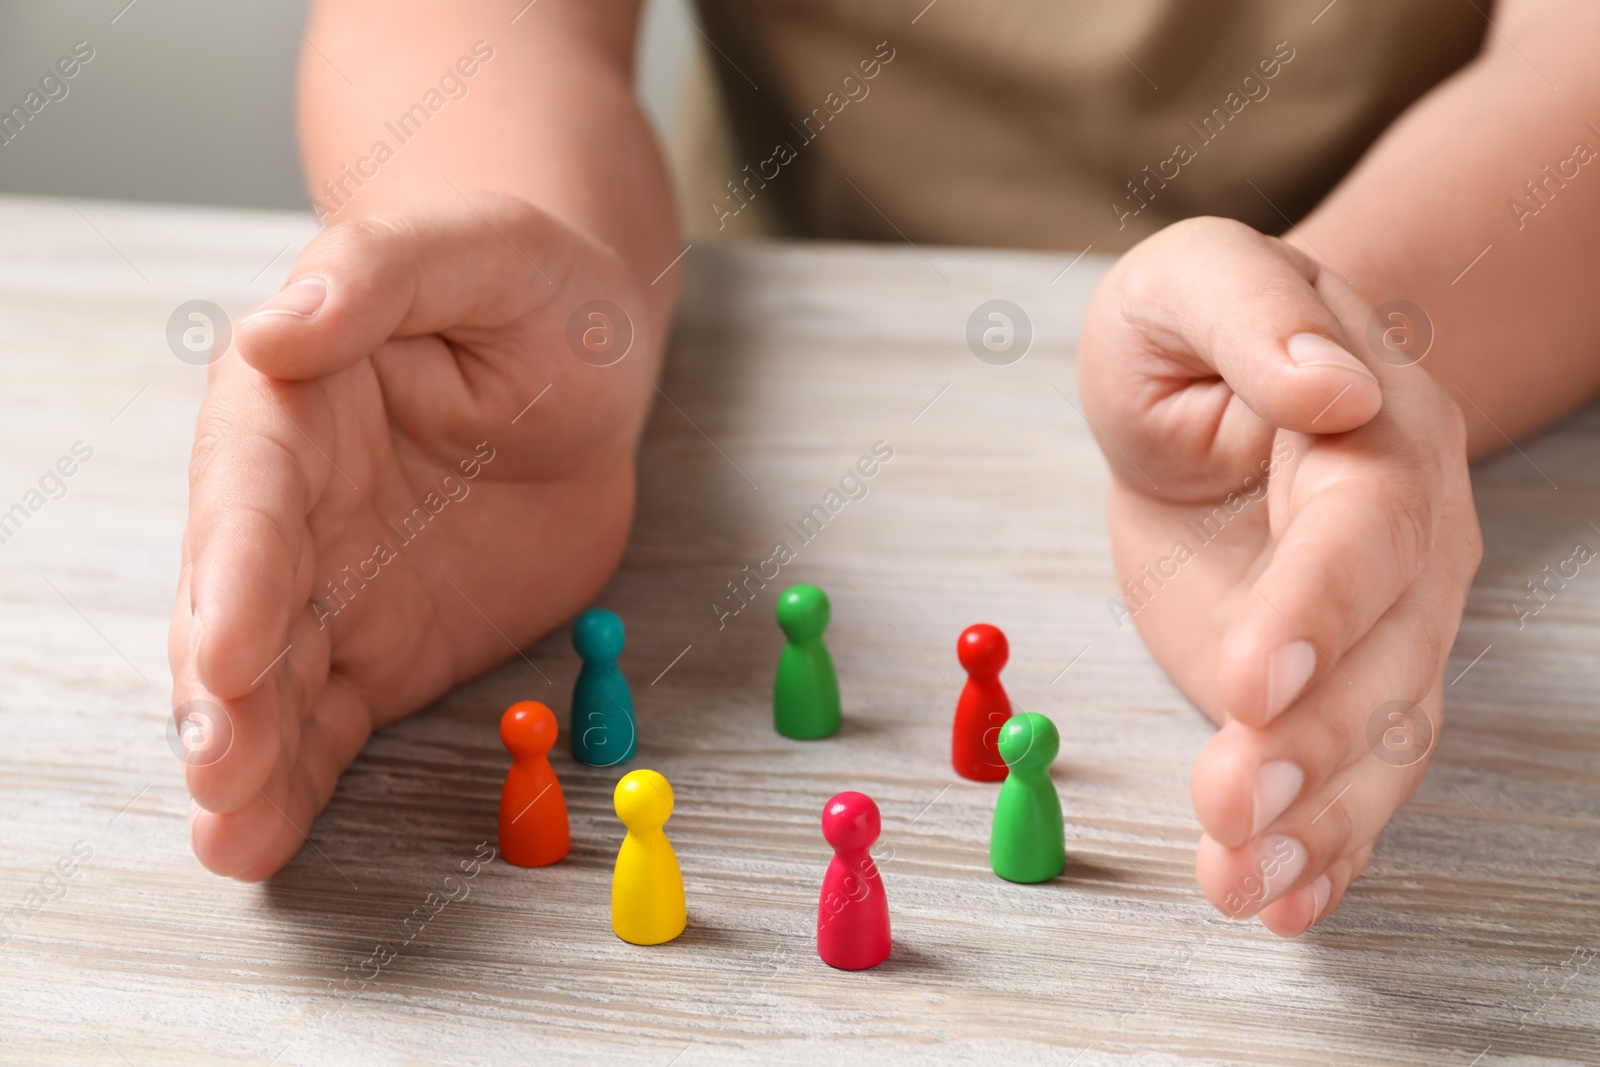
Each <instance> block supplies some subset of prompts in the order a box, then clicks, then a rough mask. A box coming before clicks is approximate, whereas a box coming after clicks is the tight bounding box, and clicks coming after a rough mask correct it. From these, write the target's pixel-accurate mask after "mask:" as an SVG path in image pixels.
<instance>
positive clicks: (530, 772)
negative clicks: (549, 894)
mask: <svg viewBox="0 0 1600 1067" xmlns="http://www.w3.org/2000/svg"><path fill="white" fill-rule="evenodd" d="M500 743H501V744H503V745H505V746H506V748H508V749H510V751H511V759H512V763H511V769H510V770H509V771H507V772H506V784H505V788H503V789H502V790H501V791H500V855H501V857H502V858H503V859H504V860H505V861H506V862H507V863H510V864H514V865H516V866H518V867H545V866H548V865H549V864H552V863H554V862H555V861H556V860H558V859H560V858H561V857H562V856H565V855H566V854H567V851H568V850H569V849H570V848H571V847H572V831H571V828H570V827H569V826H568V825H567V798H566V796H565V795H564V794H563V793H562V792H561V783H560V782H559V781H557V780H556V772H555V770H554V769H553V768H552V767H551V766H550V746H552V745H554V744H555V743H556V716H555V713H554V712H552V711H551V710H550V709H549V708H547V707H545V706H544V705H543V704H541V703H539V702H538V701H536V700H524V701H522V702H521V703H519V704H513V705H511V706H510V707H509V708H507V709H506V713H505V714H504V715H502V716H501V717H500Z"/></svg>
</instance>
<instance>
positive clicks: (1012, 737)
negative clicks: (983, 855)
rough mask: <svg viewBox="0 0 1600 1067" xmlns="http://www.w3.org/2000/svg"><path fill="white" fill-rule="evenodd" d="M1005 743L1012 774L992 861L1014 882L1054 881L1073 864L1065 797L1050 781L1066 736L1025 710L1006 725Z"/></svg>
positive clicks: (997, 817)
mask: <svg viewBox="0 0 1600 1067" xmlns="http://www.w3.org/2000/svg"><path fill="white" fill-rule="evenodd" d="M999 748H1000V756H1001V758H1003V759H1004V760H1005V761H1006V763H1007V765H1008V766H1009V767H1010V768H1011V773H1010V774H1008V775H1007V776H1006V781H1005V784H1004V785H1002V786H1001V787H1000V799H999V800H998V801H996V802H995V806H994V830H993V833H992V834H991V835H990V837H989V866H991V867H993V868H994V873H995V874H998V875H999V876H1000V877H1002V878H1004V879H1006V880H1007V881H1009V882H1048V881H1049V880H1050V879H1052V878H1054V877H1055V876H1056V875H1058V874H1060V873H1061V871H1062V869H1063V868H1065V867H1066V865H1067V834H1066V825H1065V822H1064V821H1063V819H1062V817H1061V797H1060V796H1059V795H1058V794H1057V793H1056V787H1055V783H1054V782H1052V781H1051V780H1050V762H1051V761H1052V760H1054V759H1055V758H1056V753H1057V752H1059V751H1060V750H1061V737H1060V735H1059V734H1057V733H1056V727H1055V724H1054V723H1052V722H1051V721H1050V720H1049V719H1047V718H1045V717H1044V716H1043V715H1040V714H1038V713H1037V712H1032V711H1025V712H1022V713H1021V714H1019V715H1014V716H1012V717H1011V719H1010V721H1008V722H1007V723H1006V724H1005V725H1004V726H1002V727H1001V728H1000V744H999Z"/></svg>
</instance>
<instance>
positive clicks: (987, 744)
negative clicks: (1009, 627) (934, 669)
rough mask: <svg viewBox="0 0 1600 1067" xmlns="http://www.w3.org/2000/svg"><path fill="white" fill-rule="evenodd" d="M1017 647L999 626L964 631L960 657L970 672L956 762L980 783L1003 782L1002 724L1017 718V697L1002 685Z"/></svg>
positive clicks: (953, 741) (954, 747)
mask: <svg viewBox="0 0 1600 1067" xmlns="http://www.w3.org/2000/svg"><path fill="white" fill-rule="evenodd" d="M1010 656H1011V646H1010V645H1008V644H1007V643H1006V635H1005V634H1003V633H1001V632H1000V630H999V628H998V627H995V626H990V625H989V624H988V623H986V622H980V623H976V624H974V625H972V626H969V627H967V628H966V629H965V630H962V631H961V638H960V640H958V641H957V642H956V657H957V658H958V659H960V660H961V666H962V667H964V668H966V671H967V684H966V685H965V686H964V687H963V688H962V690H961V699H960V700H958V701H957V702H956V718H955V724H954V726H953V727H952V729H951V732H950V763H951V764H952V765H953V766H954V767H955V769H956V773H957V774H959V775H960V776H961V777H963V778H970V779H972V780H973V781H975V782H1000V781H1004V780H1005V777H1006V761H1005V760H1003V759H1001V758H1000V748H999V744H998V743H999V740H1000V727H1002V726H1004V725H1005V724H1006V720H1007V719H1009V718H1011V700H1010V698H1009V697H1007V696H1006V690H1005V687H1004V686H1002V685H1001V684H1000V669H1001V668H1002V667H1004V666H1005V665H1006V660H1007V659H1009V658H1010Z"/></svg>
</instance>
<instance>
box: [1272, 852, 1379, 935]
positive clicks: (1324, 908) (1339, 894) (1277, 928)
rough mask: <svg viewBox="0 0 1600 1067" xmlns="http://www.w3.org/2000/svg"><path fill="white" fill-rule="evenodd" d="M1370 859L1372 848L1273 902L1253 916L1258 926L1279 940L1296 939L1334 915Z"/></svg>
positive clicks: (1357, 853)
mask: <svg viewBox="0 0 1600 1067" xmlns="http://www.w3.org/2000/svg"><path fill="white" fill-rule="evenodd" d="M1371 857H1372V846H1371V845H1367V846H1366V847H1365V848H1361V849H1357V850H1356V852H1355V853H1353V854H1352V855H1349V856H1346V857H1345V858H1344V859H1342V860H1340V861H1339V862H1338V863H1335V864H1334V865H1333V866H1332V867H1329V868H1328V870H1327V872H1326V873H1325V874H1323V875H1322V876H1320V877H1319V878H1317V879H1316V880H1314V881H1313V882H1312V883H1311V884H1310V885H1306V886H1301V887H1300V888H1299V889H1296V890H1295V891H1294V892H1293V893H1290V894H1289V895H1288V896H1286V897H1283V898H1282V899H1280V900H1275V901H1273V902H1272V903H1271V904H1268V905H1267V906H1266V907H1264V908H1262V909H1261V910H1260V911H1259V912H1258V913H1256V918H1258V919H1260V920H1261V925H1263V926H1265V927H1266V928H1267V929H1268V930H1271V931H1272V932H1273V933H1275V934H1277V935H1278V936H1279V937H1299V936H1300V935H1301V934H1303V933H1305V932H1306V931H1307V930H1309V929H1311V927H1312V925H1313V924H1315V923H1316V922H1317V921H1318V920H1320V919H1322V918H1323V917H1324V916H1326V915H1329V914H1331V913H1332V912H1333V909H1334V908H1336V907H1338V906H1339V901H1341V900H1343V899H1344V894H1345V891H1346V890H1348V889H1349V888H1350V884H1351V883H1352V882H1354V881H1355V880H1356V878H1358V877H1359V876H1360V875H1361V872H1362V871H1363V870H1365V869H1366V866H1367V860H1368V859H1370V858H1371Z"/></svg>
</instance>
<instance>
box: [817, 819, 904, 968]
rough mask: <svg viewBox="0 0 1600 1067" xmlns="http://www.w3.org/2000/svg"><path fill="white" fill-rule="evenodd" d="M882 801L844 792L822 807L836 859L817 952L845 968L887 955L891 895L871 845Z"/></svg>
mask: <svg viewBox="0 0 1600 1067" xmlns="http://www.w3.org/2000/svg"><path fill="white" fill-rule="evenodd" d="M878 830H879V819H878V805H876V804H874V803H873V802H872V798H871V797H869V796H867V795H866V794H865V793H840V794H839V795H837V796H835V797H834V798H833V799H832V800H830V801H828V803H827V804H825V805H823V808H822V836H823V837H824V838H826V839H827V842H828V844H830V845H832V846H833V861H832V862H831V863H829V864H828V873H827V874H826V875H824V876H823V879H822V902H821V904H820V905H819V906H818V908H817V955H818V956H821V957H822V962H823V963H826V964H827V965H828V966H830V967H837V968H839V969H840V970H842V971H863V970H866V969H867V968H868V967H876V966H877V965H878V964H880V963H882V962H883V961H884V960H886V959H888V958H889V947H890V938H889V898H888V895H887V894H885V893H884V891H883V879H882V878H881V877H879V875H878V867H877V864H875V863H873V862H872V856H871V855H870V854H869V853H868V850H869V849H870V848H872V845H873V843H874V842H875V841H877V840H878Z"/></svg>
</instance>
